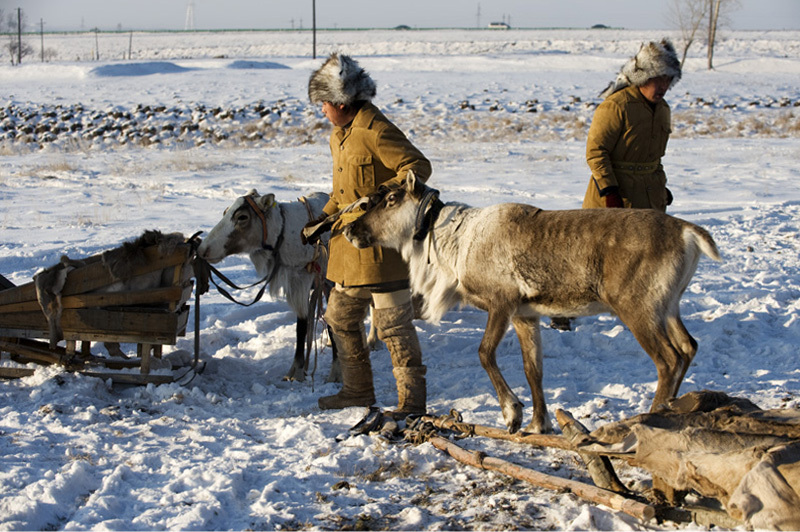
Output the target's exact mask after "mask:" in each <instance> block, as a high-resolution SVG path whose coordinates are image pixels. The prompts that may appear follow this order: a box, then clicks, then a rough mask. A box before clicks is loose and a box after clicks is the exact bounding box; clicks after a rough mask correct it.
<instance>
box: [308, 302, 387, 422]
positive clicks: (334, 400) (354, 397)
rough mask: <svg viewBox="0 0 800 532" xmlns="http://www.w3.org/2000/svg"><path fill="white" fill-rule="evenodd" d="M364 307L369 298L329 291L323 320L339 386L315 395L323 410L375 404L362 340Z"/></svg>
mask: <svg viewBox="0 0 800 532" xmlns="http://www.w3.org/2000/svg"><path fill="white" fill-rule="evenodd" d="M368 306H369V299H362V298H357V297H351V296H349V295H348V294H346V293H345V292H344V291H340V290H338V289H334V290H332V291H331V294H330V297H329V299H328V307H327V309H326V310H325V321H327V322H328V326H329V332H330V334H331V337H332V338H333V341H334V342H336V350H337V356H338V358H339V364H340V366H341V370H342V389H341V391H339V393H337V394H335V395H328V396H325V397H320V398H319V400H318V404H319V407H320V408H321V409H323V410H332V409H339V408H346V407H348V406H371V405H373V404H375V389H374V387H373V384H372V364H371V363H370V360H369V350H368V349H367V348H366V345H365V343H364V317H365V316H366V312H367V307H368Z"/></svg>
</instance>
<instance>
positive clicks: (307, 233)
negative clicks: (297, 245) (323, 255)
mask: <svg viewBox="0 0 800 532" xmlns="http://www.w3.org/2000/svg"><path fill="white" fill-rule="evenodd" d="M328 218H329V216H328V215H327V214H322V215H321V216H319V217H317V218H316V219H314V220H311V221H310V222H308V223H307V224H306V225H304V226H303V230H302V231H300V241H301V242H303V245H306V244H311V245H314V244H316V243H317V242H318V241H319V237H320V236H321V235H322V233H325V232H327V231H330V230H331V226H333V220H329V219H328Z"/></svg>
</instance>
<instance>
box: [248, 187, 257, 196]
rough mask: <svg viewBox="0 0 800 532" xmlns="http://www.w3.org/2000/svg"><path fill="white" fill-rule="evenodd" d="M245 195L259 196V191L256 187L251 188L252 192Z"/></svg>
mask: <svg viewBox="0 0 800 532" xmlns="http://www.w3.org/2000/svg"><path fill="white" fill-rule="evenodd" d="M245 196H258V191H257V190H256V189H254V188H251V189H250V192H248V193H247V194H245Z"/></svg>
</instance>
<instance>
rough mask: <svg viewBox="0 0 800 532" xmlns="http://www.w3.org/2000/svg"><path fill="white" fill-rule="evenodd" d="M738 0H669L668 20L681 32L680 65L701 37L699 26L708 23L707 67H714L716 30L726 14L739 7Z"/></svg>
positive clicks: (706, 39) (706, 38) (722, 23)
mask: <svg viewBox="0 0 800 532" xmlns="http://www.w3.org/2000/svg"><path fill="white" fill-rule="evenodd" d="M739 5H740V4H739V0H671V2H670V10H669V16H668V18H669V20H670V22H671V23H672V24H673V26H675V27H677V28H678V29H679V30H680V32H681V40H682V44H683V55H682V57H681V66H683V64H684V63H685V62H686V56H687V55H688V53H689V48H690V47H691V46H692V44H694V42H695V41H696V40H698V39H699V38H700V37H701V30H700V26H701V25H702V24H703V21H706V22H707V23H708V32H707V33H706V35H705V41H706V44H707V45H708V51H707V56H708V69H709V70H711V69H713V68H714V62H713V59H714V45H715V44H716V41H717V30H718V29H719V28H720V26H722V25H724V24H725V22H726V21H727V16H728V14H729V13H730V12H731V11H733V10H734V9H736V8H738V7H739Z"/></svg>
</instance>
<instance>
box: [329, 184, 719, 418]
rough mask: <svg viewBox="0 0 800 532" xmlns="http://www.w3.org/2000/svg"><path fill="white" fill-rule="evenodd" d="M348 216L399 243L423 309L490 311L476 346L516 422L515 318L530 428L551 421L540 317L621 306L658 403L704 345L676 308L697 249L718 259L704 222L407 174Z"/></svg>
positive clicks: (428, 314) (366, 235)
mask: <svg viewBox="0 0 800 532" xmlns="http://www.w3.org/2000/svg"><path fill="white" fill-rule="evenodd" d="M361 205H362V208H363V209H364V210H365V212H364V214H363V215H362V216H360V217H359V218H357V219H356V220H355V221H354V222H352V223H351V224H349V225H347V226H345V228H344V234H345V236H346V237H347V239H348V240H349V241H350V242H352V243H353V244H354V245H355V246H357V247H361V248H364V247H368V246H373V245H380V246H385V247H390V248H394V249H397V250H398V251H400V253H401V254H402V255H403V258H404V259H405V260H406V261H407V262H408V264H409V270H410V275H411V288H412V290H413V291H414V292H415V293H418V294H421V295H423V296H424V301H425V305H424V307H423V317H425V318H426V319H430V320H431V321H434V322H438V321H439V320H440V319H441V317H442V316H443V315H444V313H445V312H447V310H448V309H450V308H451V307H453V306H454V305H456V304H458V303H466V304H469V305H472V306H475V307H477V308H480V309H482V310H485V311H487V312H488V313H489V319H488V322H487V325H486V331H485V333H484V335H483V339H482V340H481V343H480V347H479V348H478V354H479V356H480V360H481V365H482V366H483V368H484V369H485V370H486V372H487V373H488V375H489V378H490V379H491V381H492V384H493V385H494V388H495V390H496V392H497V396H498V399H499V401H500V406H501V408H502V412H503V417H504V419H505V423H506V425H507V427H508V429H509V431H510V432H516V431H518V430H519V429H520V427H521V426H522V403H521V402H520V400H519V399H518V398H517V396H516V395H515V394H514V392H513V391H512V390H511V389H510V388H509V386H508V384H507V383H506V381H505V379H504V378H503V376H502V374H501V373H500V370H499V368H498V367H497V363H496V357H495V351H496V349H497V345H498V344H499V342H500V340H501V339H502V337H503V335H504V334H505V332H506V330H507V328H508V325H509V322H510V323H511V324H512V325H513V326H514V329H515V331H516V333H517V336H518V337H519V342H520V347H521V348H522V357H523V362H524V369H525V376H526V377H527V380H528V384H529V385H530V388H531V394H532V398H533V420H532V421H531V422H530V424H529V425H528V426H527V428H526V431H528V432H537V433H538V432H546V431H549V430H551V429H552V425H551V423H550V419H549V417H548V415H547V410H546V406H545V400H544V393H543V391H542V349H541V337H540V333H539V317H540V316H543V315H544V316H564V317H566V316H588V315H593V314H598V313H601V312H612V313H615V314H616V315H617V316H618V317H619V318H620V319H621V320H622V322H623V323H625V324H626V325H627V326H628V328H630V330H631V331H632V332H633V334H634V336H635V337H636V339H637V340H638V341H639V344H640V345H641V346H642V347H643V348H644V350H645V351H646V352H647V354H648V355H650V358H652V359H653V362H655V365H656V370H657V371H658V386H657V388H656V393H655V397H654V399H653V405H652V408H651V410H656V409H658V408H659V407H660V406H661V405H664V404H666V402H667V401H668V400H669V399H671V398H673V397H675V396H676V394H677V393H678V389H679V387H680V385H681V382H682V381H683V377H684V375H685V373H686V370H687V369H688V367H689V364H690V363H691V361H692V358H693V357H694V355H695V353H696V352H697V342H696V341H695V340H694V338H692V337H691V336H690V335H689V333H688V331H687V330H686V327H684V325H683V322H682V321H681V317H680V310H679V302H680V298H681V294H682V293H683V291H684V290H685V289H686V286H687V285H688V284H689V281H690V280H691V278H692V275H693V274H694V271H695V269H696V268H697V263H698V261H699V259H700V257H701V255H707V256H709V257H711V258H712V259H714V260H720V256H719V251H718V250H717V247H716V245H715V244H714V241H713V240H712V238H711V236H710V235H709V234H708V232H707V231H705V230H704V229H702V228H701V227H698V226H697V225H694V224H691V223H689V222H686V221H684V220H680V219H678V218H674V217H672V216H669V215H666V214H663V213H660V212H657V211H654V210H645V209H624V210H623V209H583V210H571V211H545V210H542V209H538V208H536V207H533V206H530V205H523V204H518V203H504V204H499V205H493V206H490V207H486V208H474V207H469V206H467V205H463V204H457V203H448V204H443V203H442V202H441V201H439V200H438V193H437V192H436V191H435V190H433V189H430V188H428V187H426V186H425V185H424V184H423V183H422V182H421V181H417V180H416V179H415V178H414V176H413V174H409V176H408V177H407V179H406V180H405V184H404V186H402V187H400V188H395V189H390V190H384V191H381V192H379V193H377V194H375V195H373V196H371V197H370V198H369V201H368V202H364V201H362V203H361Z"/></svg>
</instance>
